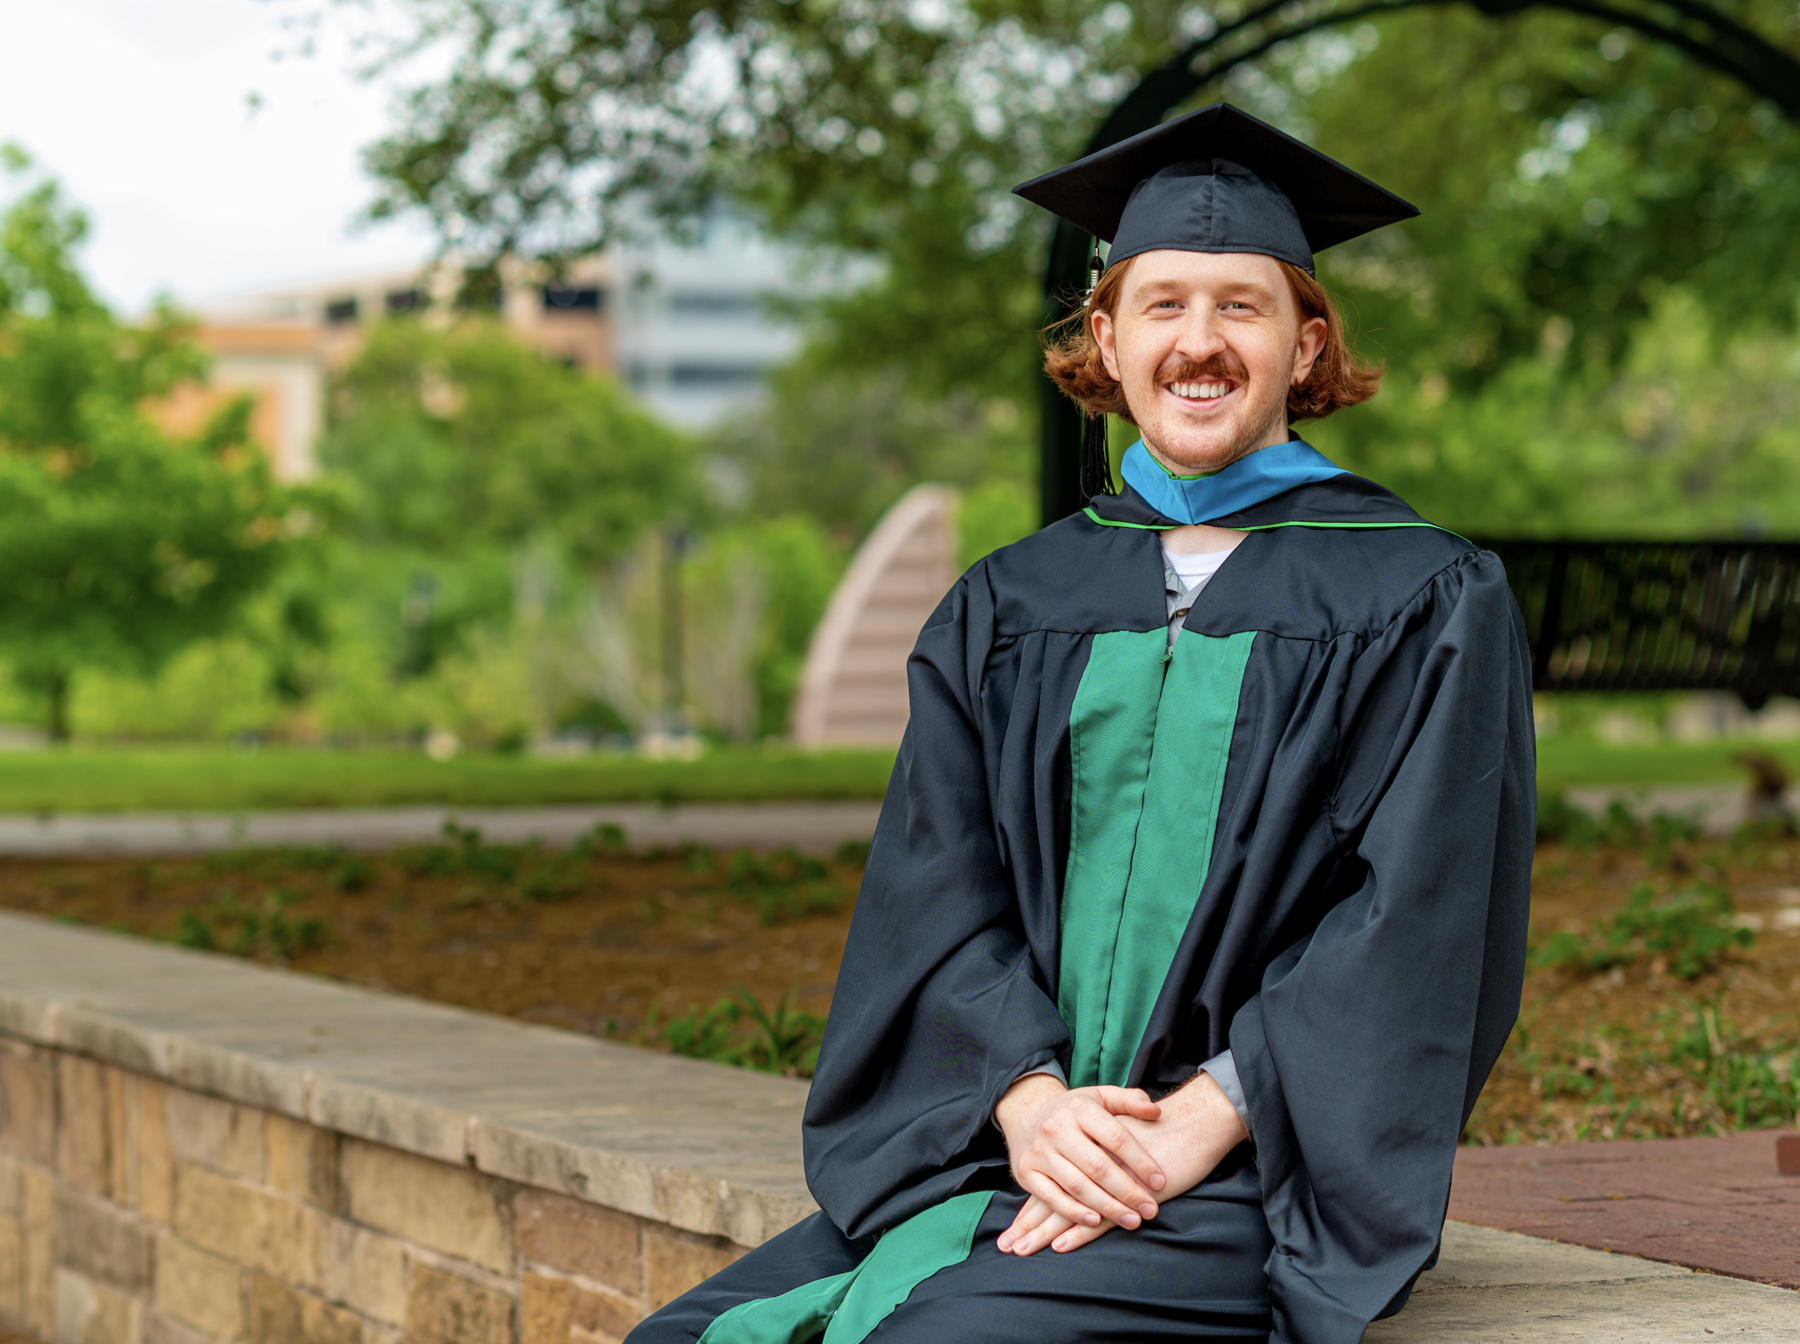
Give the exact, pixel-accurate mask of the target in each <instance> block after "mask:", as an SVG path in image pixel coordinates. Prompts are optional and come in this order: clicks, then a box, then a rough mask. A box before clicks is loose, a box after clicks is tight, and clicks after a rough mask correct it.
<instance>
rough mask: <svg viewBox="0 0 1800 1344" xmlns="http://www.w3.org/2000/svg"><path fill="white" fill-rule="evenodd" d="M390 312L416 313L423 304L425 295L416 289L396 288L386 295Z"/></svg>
mask: <svg viewBox="0 0 1800 1344" xmlns="http://www.w3.org/2000/svg"><path fill="white" fill-rule="evenodd" d="M386 303H387V310H388V312H390V313H396V314H398V313H416V312H418V311H419V309H421V308H423V307H424V306H425V296H424V295H423V294H421V293H419V291H418V290H416V289H396V290H394V291H393V292H392V293H390V294H389V295H388V296H387V299H386Z"/></svg>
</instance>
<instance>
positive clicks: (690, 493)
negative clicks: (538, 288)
mask: <svg viewBox="0 0 1800 1344" xmlns="http://www.w3.org/2000/svg"><path fill="white" fill-rule="evenodd" d="M332 397H333V400H332V423H331V427H330V429H329V431H328V433H327V435H326V437H325V440H324V442H323V444H322V445H321V449H320V456H321V458H322V460H323V461H324V463H325V465H326V466H327V467H328V468H330V469H331V470H332V471H333V472H335V473H336V474H337V475H338V476H339V478H340V479H342V480H344V481H346V482H348V483H349V484H350V486H351V490H352V501H351V505H350V516H351V524H352V529H353V532H354V534H355V535H358V536H360V537H361V538H363V539H364V540H366V541H369V542H375V543H381V544H390V545H399V546H403V547H411V548H414V549H417V550H419V551H423V552H427V553H432V554H436V555H456V554H460V553H465V552H466V551H467V550H468V549H469V548H471V547H480V546H493V547H498V548H500V549H502V550H513V549H516V548H518V547H520V546H523V545H526V544H527V543H530V542H533V541H539V540H547V541H551V542H553V543H555V544H556V545H557V546H558V547H559V548H560V549H562V550H564V551H565V552H566V553H567V554H568V555H570V556H571V557H572V558H573V559H575V560H576V561H577V562H579V563H582V564H586V565H590V566H593V565H602V564H605V563H607V562H610V561H612V560H614V559H616V558H617V557H618V556H619V555H621V554H622V553H624V551H625V550H626V549H627V548H628V547H629V546H630V545H631V543H632V542H633V541H635V540H636V538H637V537H638V536H639V535H640V534H641V533H642V532H643V531H644V530H645V529H646V528H650V527H655V526H657V525H659V524H661V523H663V522H665V521H667V520H668V519H670V518H671V517H679V516H680V515H682V514H683V513H685V512H688V511H690V510H692V509H694V508H695V507H697V506H698V496H697V493H696V489H695V478H694V464H693V449H692V445H691V444H690V443H689V442H688V441H687V440H686V439H685V438H683V437H682V436H681V435H679V434H677V433H674V432H673V431H671V430H668V429H666V428H664V427H663V426H661V425H658V424H657V423H656V422H655V421H653V420H652V419H650V417H649V416H647V415H645V414H644V413H643V412H641V411H639V410H637V409H635V408H634V407H632V406H631V405H630V403H629V402H628V401H627V400H626V398H625V397H624V396H623V395H621V393H620V392H619V390H618V389H617V388H616V387H615V386H614V385H613V383H612V382H611V380H609V379H606V378H600V377H595V376H593V375H590V374H585V373H582V372H580V371H579V370H576V369H572V368H567V367H565V366H563V365H562V364H559V363H557V362H556V361H555V360H553V359H551V358H550V357H548V356H546V355H543V354H540V353H538V352H537V351H534V350H531V349H529V348H527V347H526V346H523V345H521V344H520V343H519V342H517V341H515V340H514V339H513V338H512V337H510V336H508V335H507V334H506V332H505V331H504V330H503V329H502V328H501V327H500V326H499V325H498V324H496V323H492V322H488V321H480V320H475V319H468V320H465V321H463V322H461V323H458V324H457V325H455V326H452V327H449V328H441V327H433V326H427V325H425V324H423V323H420V322H417V321H391V322H384V323H380V324H378V325H376V326H375V327H373V328H371V330H370V333H369V339H368V344H367V345H366V346H364V348H363V350H362V352H361V353H360V354H359V355H358V356H357V358H356V360H355V362H354V363H352V364H351V365H350V367H349V368H348V369H347V370H345V372H344V373H343V375H342V376H341V377H340V378H339V379H338V381H337V384H336V386H335V388H334V389H333V394H332Z"/></svg>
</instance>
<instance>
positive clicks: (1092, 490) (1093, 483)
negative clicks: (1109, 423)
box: [1081, 415, 1118, 499]
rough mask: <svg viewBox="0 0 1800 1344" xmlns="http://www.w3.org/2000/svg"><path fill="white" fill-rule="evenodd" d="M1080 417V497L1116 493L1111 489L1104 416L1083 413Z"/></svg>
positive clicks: (1109, 458) (1086, 497) (1110, 466)
mask: <svg viewBox="0 0 1800 1344" xmlns="http://www.w3.org/2000/svg"><path fill="white" fill-rule="evenodd" d="M1081 419H1082V425H1081V497H1082V498H1083V499H1092V498H1093V497H1094V496H1095V495H1111V494H1117V493H1118V492H1117V491H1115V490H1114V489H1113V479H1112V454H1111V453H1110V452H1108V451H1107V446H1106V417H1105V416H1104V415H1084V416H1082V418H1081Z"/></svg>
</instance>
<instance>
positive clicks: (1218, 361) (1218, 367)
mask: <svg viewBox="0 0 1800 1344" xmlns="http://www.w3.org/2000/svg"><path fill="white" fill-rule="evenodd" d="M1209 379H1213V380H1223V381H1228V382H1234V383H1247V382H1249V381H1250V370H1249V369H1247V368H1245V367H1244V361H1243V360H1241V359H1239V358H1238V357H1237V356H1236V355H1234V354H1232V353H1230V352H1229V351H1225V350H1221V351H1220V352H1219V353H1218V354H1216V355H1212V356H1209V357H1208V358H1206V359H1200V360H1194V359H1184V360H1182V361H1181V363H1179V364H1177V365H1176V366H1175V367H1174V368H1173V369H1167V370H1164V372H1163V375H1162V378H1161V381H1162V382H1165V383H1204V382H1206V381H1208V380H1209Z"/></svg>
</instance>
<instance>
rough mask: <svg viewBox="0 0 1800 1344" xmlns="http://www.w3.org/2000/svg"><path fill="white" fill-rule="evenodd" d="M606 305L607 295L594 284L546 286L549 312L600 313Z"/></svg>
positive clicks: (545, 298)
mask: <svg viewBox="0 0 1800 1344" xmlns="http://www.w3.org/2000/svg"><path fill="white" fill-rule="evenodd" d="M605 307H606V295H605V294H604V293H603V292H601V291H600V290H599V289H597V288H594V287H592V286H578V285H545V286H544V311H545V312H547V313H599V312H601V311H603V310H604V309H605Z"/></svg>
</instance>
